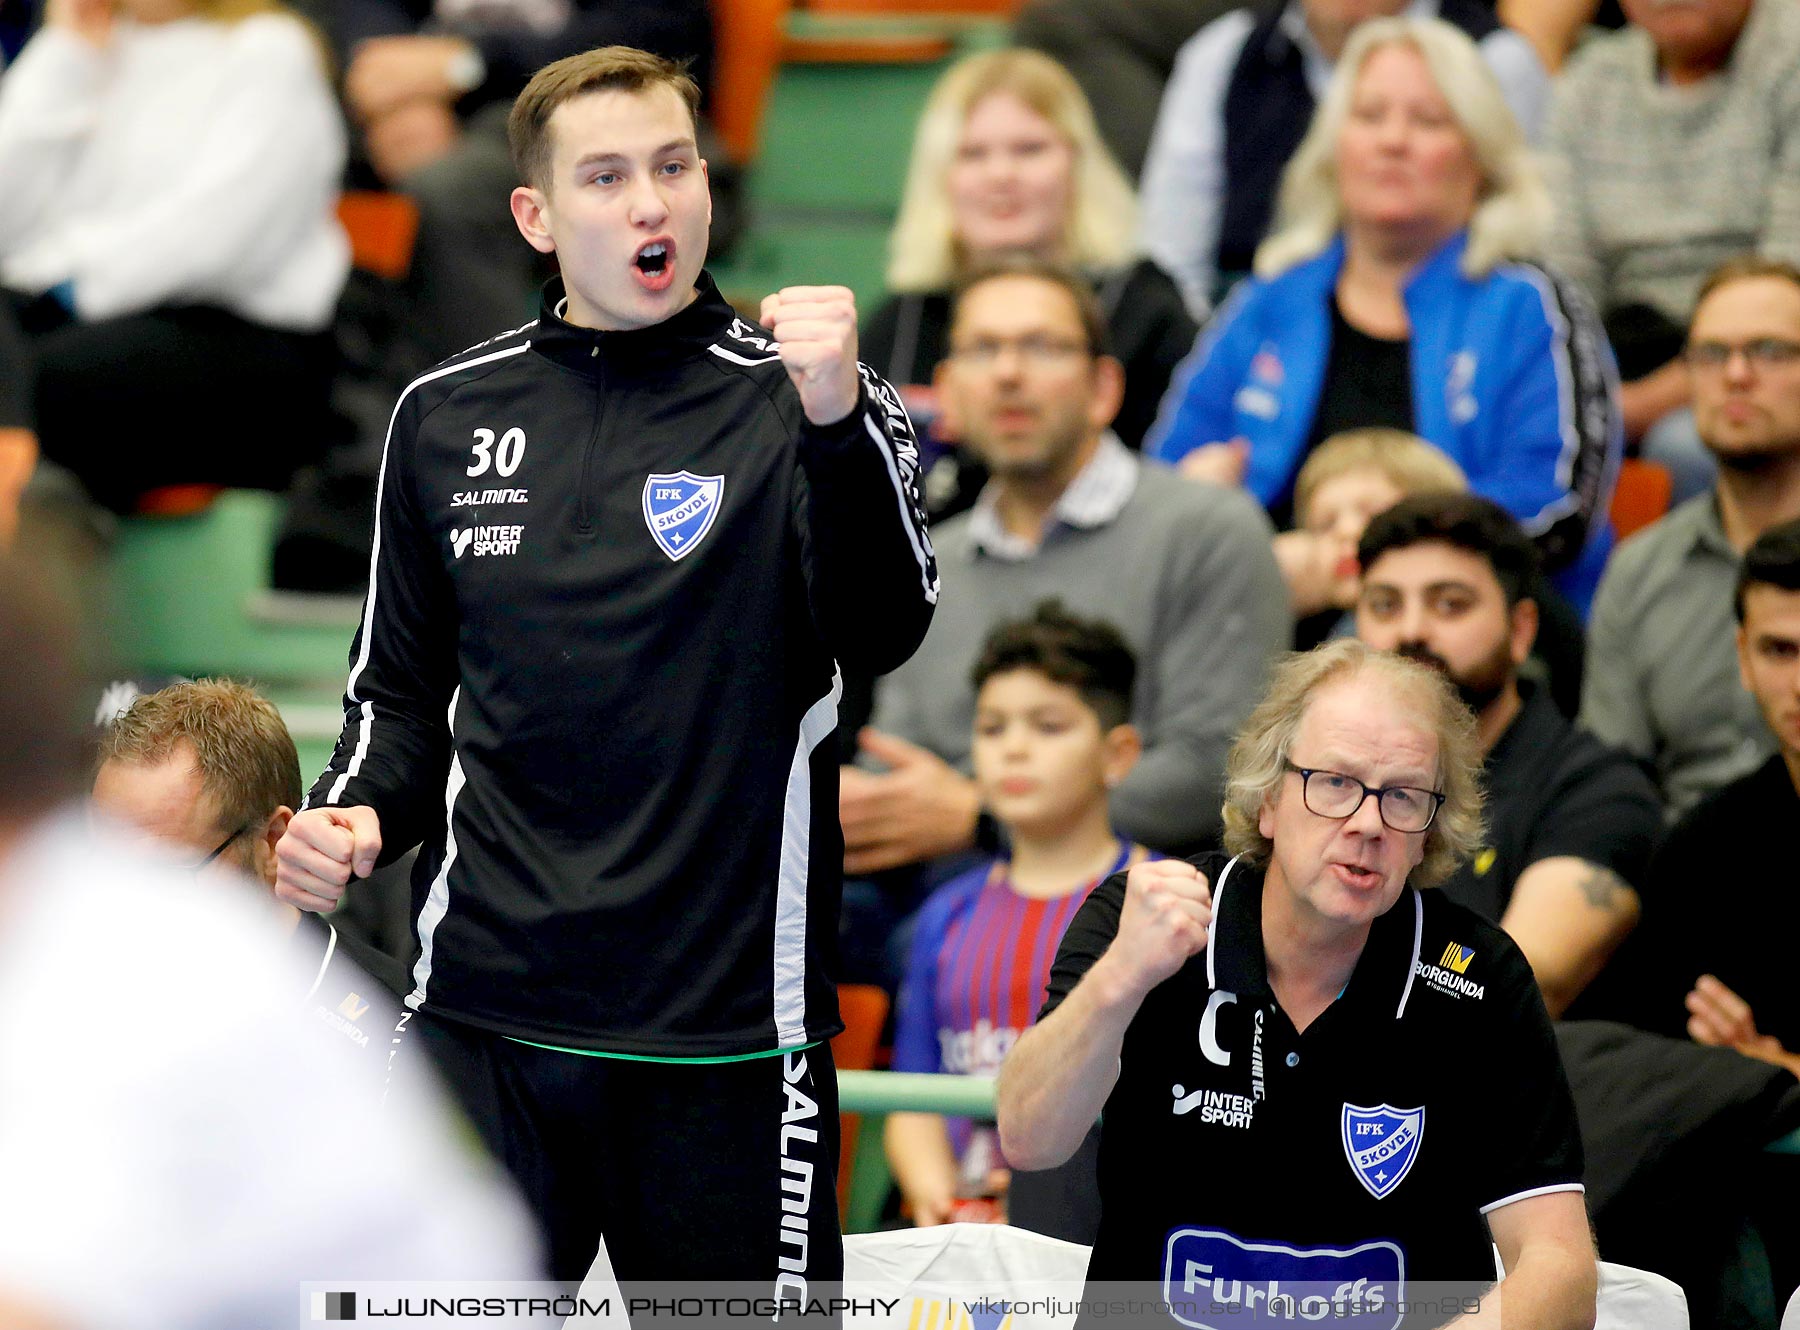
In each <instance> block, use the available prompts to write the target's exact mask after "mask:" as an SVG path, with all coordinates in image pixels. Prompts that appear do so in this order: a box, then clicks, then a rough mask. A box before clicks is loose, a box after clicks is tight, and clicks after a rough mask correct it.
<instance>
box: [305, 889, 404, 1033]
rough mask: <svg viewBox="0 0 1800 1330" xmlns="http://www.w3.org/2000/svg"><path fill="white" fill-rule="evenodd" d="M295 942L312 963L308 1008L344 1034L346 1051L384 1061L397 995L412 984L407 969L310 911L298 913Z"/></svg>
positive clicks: (396, 1013) (397, 1009)
mask: <svg viewBox="0 0 1800 1330" xmlns="http://www.w3.org/2000/svg"><path fill="white" fill-rule="evenodd" d="M294 945H295V946H296V947H297V948H299V949H300V951H301V953H302V955H304V956H305V958H306V961H307V964H308V965H310V966H312V967H314V968H313V980H312V986H311V988H310V989H309V990H308V991H307V993H306V996H305V1004H306V1009H307V1011H308V1012H310V1013H311V1014H312V1016H313V1018H314V1019H315V1020H317V1021H319V1022H320V1023H321V1024H322V1025H324V1026H326V1027H327V1028H328V1029H331V1030H334V1031H336V1032H337V1033H338V1034H339V1035H341V1036H342V1037H343V1039H344V1040H345V1048H346V1050H349V1051H352V1052H354V1053H362V1054H365V1055H367V1056H370V1057H378V1058H380V1059H382V1060H383V1062H385V1061H386V1059H387V1055H388V1043H389V1039H390V1036H391V1035H392V1033H393V1029H394V1023H395V1021H396V1020H397V1019H398V1017H399V1005H398V1001H397V999H398V996H399V994H400V993H401V992H403V991H405V988H406V987H409V986H408V985H407V984H406V973H405V970H404V968H403V967H402V966H401V965H400V963H399V962H398V961H396V960H394V959H393V958H392V957H391V956H388V955H385V954H384V953H382V952H379V951H376V950H374V949H373V948H372V947H369V946H366V945H365V944H363V943H361V942H358V941H357V940H356V939H355V938H353V937H351V936H350V935H349V934H347V933H340V932H338V931H337V929H335V928H333V927H332V925H331V923H330V922H329V921H328V920H326V919H323V918H321V917H320V916H319V915H316V914H312V913H309V912H307V911H302V912H301V914H300V923H299V925H298V927H296V928H295V930H294Z"/></svg>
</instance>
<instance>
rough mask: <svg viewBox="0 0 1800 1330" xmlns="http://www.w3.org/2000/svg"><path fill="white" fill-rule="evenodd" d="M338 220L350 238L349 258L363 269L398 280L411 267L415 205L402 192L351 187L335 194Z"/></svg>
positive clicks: (416, 217)
mask: <svg viewBox="0 0 1800 1330" xmlns="http://www.w3.org/2000/svg"><path fill="white" fill-rule="evenodd" d="M337 215H338V221H339V222H340V223H341V224H342V225H343V228H344V231H345V233H346V234H348V235H349V237H350V261H351V262H352V263H354V264H355V265H356V266H357V267H359V268H361V269H362V270H363V271H364V272H372V273H374V274H375V275H376V276H377V277H386V278H388V279H389V280H391V281H398V280H399V279H400V278H402V277H404V276H406V270H407V269H408V268H409V267H411V266H412V252H413V242H414V241H415V240H417V239H418V236H419V205H418V204H416V203H414V202H413V201H412V200H411V199H410V198H408V197H407V196H406V195H404V194H394V193H390V192H388V191H386V190H376V189H351V190H346V191H345V192H344V193H342V194H340V195H338V206H337Z"/></svg>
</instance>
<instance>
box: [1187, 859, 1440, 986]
mask: <svg viewBox="0 0 1800 1330" xmlns="http://www.w3.org/2000/svg"><path fill="white" fill-rule="evenodd" d="M1207 867H1208V865H1206V864H1205V863H1204V862H1203V863H1202V865H1201V870H1202V871H1203V872H1204V871H1207ZM1212 868H1213V873H1214V875H1215V880H1214V882H1213V884H1212V893H1213V924H1212V936H1211V937H1210V938H1209V939H1208V945H1207V948H1206V981H1207V986H1208V987H1209V988H1213V989H1222V990H1224V991H1225V992H1227V993H1236V994H1237V995H1238V996H1239V997H1244V996H1247V995H1250V994H1256V995H1259V996H1264V997H1267V998H1269V999H1270V1000H1273V998H1274V993H1273V990H1271V989H1270V987H1269V958H1268V953H1267V952H1265V951H1264V950H1263V935H1262V897H1263V874H1264V870H1263V869H1262V868H1260V867H1258V866H1257V865H1255V864H1252V863H1250V862H1249V861H1248V860H1246V859H1244V858H1242V857H1241V856H1240V857H1237V858H1234V859H1231V860H1230V861H1229V862H1227V861H1226V860H1225V859H1224V857H1223V856H1220V857H1219V859H1218V860H1216V861H1215V862H1214V864H1213V865H1212ZM1424 924H1425V902H1424V900H1423V899H1422V898H1421V897H1420V894H1419V890H1418V888H1416V887H1412V886H1408V887H1407V888H1406V889H1405V890H1404V891H1402V892H1401V893H1400V899H1399V900H1397V901H1395V902H1394V904H1393V905H1392V906H1391V907H1390V908H1389V909H1388V911H1387V912H1386V913H1385V914H1383V915H1381V916H1380V917H1379V918H1377V919H1376V920H1375V922H1374V923H1373V924H1372V925H1370V927H1369V940H1368V941H1367V942H1365V943H1364V944H1363V951H1362V955H1361V956H1360V957H1358V958H1357V962H1356V968H1355V969H1354V970H1353V971H1351V974H1350V983H1349V984H1348V985H1347V986H1346V987H1345V989H1344V994H1343V997H1342V999H1341V1001H1343V1002H1345V1003H1348V1004H1350V1005H1352V1006H1357V1007H1363V1006H1366V1007H1368V1008H1369V1009H1370V1011H1371V1013H1372V1014H1373V1013H1377V1012H1379V1013H1383V1014H1385V1015H1387V1016H1389V1017H1391V1018H1392V1019H1394V1020H1398V1019H1399V1018H1400V1017H1401V1016H1402V1015H1403V1014H1404V1013H1405V1011H1406V999H1407V997H1408V996H1409V995H1410V992H1411V989H1412V980H1413V967H1414V966H1415V965H1416V964H1417V963H1418V950H1419V939H1420V937H1421V936H1422V935H1423V931H1424Z"/></svg>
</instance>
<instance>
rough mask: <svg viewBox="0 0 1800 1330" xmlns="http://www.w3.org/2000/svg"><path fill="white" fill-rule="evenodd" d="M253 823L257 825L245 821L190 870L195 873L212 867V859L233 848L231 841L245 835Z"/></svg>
mask: <svg viewBox="0 0 1800 1330" xmlns="http://www.w3.org/2000/svg"><path fill="white" fill-rule="evenodd" d="M253 825H255V824H254V823H250V822H246V823H244V825H243V826H241V827H239V828H238V829H237V830H236V831H234V832H232V833H231V834H230V835H229V836H227V837H226V838H225V839H224V840H222V841H220V842H219V843H218V845H217V846H215V847H214V849H213V852H212V853H211V854H209V855H207V856H206V858H204V859H202V860H201V861H200V862H199V863H197V864H195V865H194V866H193V868H192V869H190V870H189V871H190V872H194V873H200V872H204V871H205V870H206V869H207V868H209V867H211V866H212V861H213V860H214V859H217V858H218V857H219V856H220V855H221V854H224V853H225V851H227V850H229V849H230V848H231V843H232V842H233V841H235V840H236V839H237V838H238V837H239V836H241V835H243V834H244V833H245V832H246V831H248V830H250V828H251V827H252V826H253Z"/></svg>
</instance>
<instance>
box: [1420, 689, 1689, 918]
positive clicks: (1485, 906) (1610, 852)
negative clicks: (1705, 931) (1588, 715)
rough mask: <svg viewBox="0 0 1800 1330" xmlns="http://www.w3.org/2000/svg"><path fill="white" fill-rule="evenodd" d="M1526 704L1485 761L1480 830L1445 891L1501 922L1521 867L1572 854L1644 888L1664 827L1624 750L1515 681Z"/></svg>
mask: <svg viewBox="0 0 1800 1330" xmlns="http://www.w3.org/2000/svg"><path fill="white" fill-rule="evenodd" d="M1519 693H1520V695H1521V697H1522V698H1523V699H1524V705H1523V706H1522V707H1521V708H1520V709H1519V714H1518V715H1516V716H1514V717H1513V719H1512V724H1510V725H1508V726H1507V727H1506V730H1505V732H1504V733H1502V734H1501V736H1500V739H1499V742H1498V743H1496V744H1495V745H1494V746H1493V748H1492V749H1491V750H1490V751H1489V753H1488V756H1487V762H1486V764H1485V765H1484V767H1483V769H1482V779H1483V782H1484V784H1485V785H1486V786H1487V801H1486V806H1485V808H1484V810H1483V812H1484V815H1485V820H1486V822H1487V836H1486V838H1485V840H1484V842H1483V844H1482V847H1481V849H1480V850H1478V851H1477V852H1476V854H1475V856H1474V858H1473V859H1471V860H1470V861H1469V862H1468V863H1466V864H1464V865H1462V867H1460V868H1459V869H1457V870H1456V872H1455V873H1454V874H1452V875H1451V877H1450V880H1449V881H1447V882H1445V883H1444V885H1443V888H1442V890H1443V892H1444V895H1446V896H1448V897H1449V898H1450V899H1451V900H1453V901H1455V902H1456V903H1457V904H1459V905H1466V906H1468V907H1469V908H1470V909H1471V910H1473V911H1475V913H1476V914H1478V915H1480V916H1481V917H1482V918H1483V919H1486V920H1488V921H1490V922H1492V923H1496V924H1497V923H1499V922H1500V919H1501V916H1503V915H1504V914H1505V913H1506V907H1507V905H1508V903H1509V902H1511V900H1512V894H1513V888H1514V887H1515V886H1516V885H1517V884H1518V881H1519V875H1520V874H1521V873H1523V872H1524V871H1525V870H1526V869H1527V868H1530V867H1531V866H1532V865H1533V864H1535V863H1537V862H1538V861H1540V860H1543V859H1553V858H1556V857H1558V856H1560V855H1572V856H1574V857H1575V858H1577V859H1585V860H1587V861H1588V862H1589V863H1592V864H1599V865H1600V866H1601V867H1603V868H1610V869H1611V870H1612V871H1613V872H1615V873H1617V874H1618V875H1619V876H1620V877H1622V878H1624V879H1625V881H1626V882H1627V883H1629V884H1630V885H1631V886H1633V887H1636V888H1637V889H1639V890H1640V891H1641V890H1642V889H1643V886H1644V881H1645V876H1646V874H1647V872H1648V869H1649V865H1650V855H1651V852H1652V851H1653V850H1654V849H1655V848H1656V841H1657V838H1658V836H1660V835H1661V833H1662V803H1661V801H1660V800H1658V799H1657V797H1656V789H1655V787H1654V786H1652V785H1651V784H1650V778H1649V777H1648V776H1646V775H1645V774H1644V772H1643V770H1642V768H1640V767H1639V766H1638V765H1637V763H1636V762H1635V761H1633V760H1632V758H1631V757H1630V756H1628V755H1627V754H1625V753H1623V752H1621V751H1619V750H1618V749H1616V748H1611V747H1609V746H1607V745H1606V744H1604V743H1602V742H1601V741H1600V740H1598V739H1596V738H1595V737H1594V736H1593V735H1591V734H1589V733H1588V732H1587V731H1586V730H1583V729H1579V728H1577V727H1576V726H1574V725H1571V724H1570V723H1569V722H1568V720H1567V719H1565V718H1564V716H1563V714H1562V713H1561V712H1560V711H1558V710H1557V709H1556V704H1555V703H1554V702H1553V701H1551V699H1550V696H1549V694H1548V693H1546V692H1545V691H1544V690H1542V689H1540V688H1538V687H1537V686H1536V685H1535V684H1533V683H1531V682H1529V681H1528V680H1521V681H1520V683H1519Z"/></svg>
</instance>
